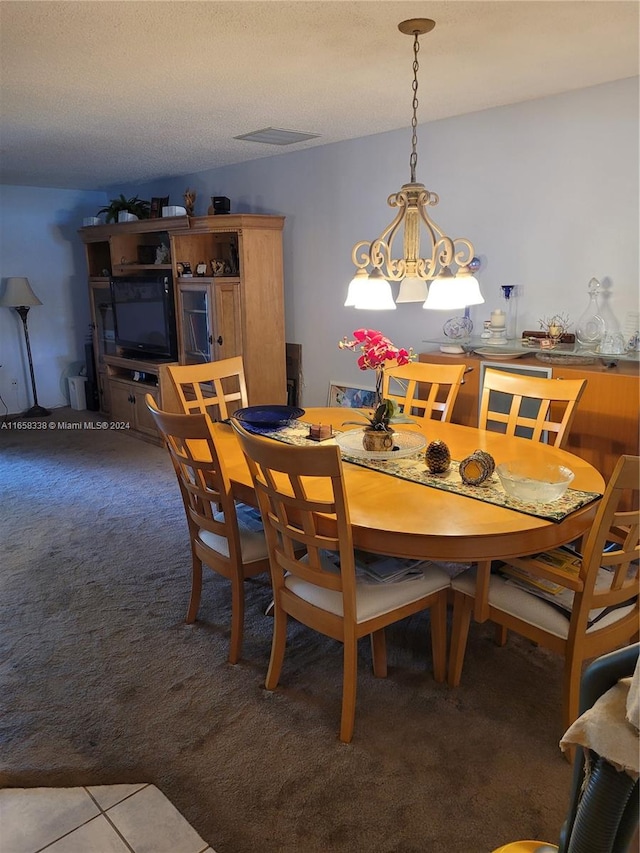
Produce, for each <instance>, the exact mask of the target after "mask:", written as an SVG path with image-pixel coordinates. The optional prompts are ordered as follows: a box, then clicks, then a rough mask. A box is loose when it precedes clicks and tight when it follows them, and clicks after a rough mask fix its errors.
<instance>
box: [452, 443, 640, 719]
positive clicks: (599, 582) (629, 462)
mask: <svg viewBox="0 0 640 853" xmlns="http://www.w3.org/2000/svg"><path fill="white" fill-rule="evenodd" d="M639 475H640V457H638V456H621V457H620V459H619V460H618V464H617V465H616V468H615V470H614V472H613V475H612V477H611V479H610V481H609V483H608V485H607V487H606V490H605V493H604V496H603V497H602V499H601V501H600V504H599V506H598V510H597V514H596V517H595V520H594V522H593V525H592V527H591V529H590V531H589V533H588V535H587V537H586V542H585V545H584V552H583V554H582V555H578V556H575V555H573V554H572V552H571V551H570V549H567V548H561V549H554V550H553V551H549V552H548V553H540V554H537V555H535V556H531V557H521V558H511V559H510V560H509V565H504V564H503V566H502V568H499V569H498V571H494V572H492V574H491V575H490V579H489V590H488V603H489V610H488V618H489V619H490V620H491V621H493V622H495V623H496V624H497V625H499V626H502V627H504V628H506V629H509V630H512V631H515V632H516V633H518V634H520V635H522V636H524V637H527V638H528V639H530V640H532V641H533V642H535V643H538V644H539V645H541V646H544V647H545V648H548V649H551V651H554V652H557V653H558V654H560V655H563V656H564V661H565V662H564V686H563V722H564V725H565V728H567V727H568V726H569V725H570V724H571V723H572V722H573V721H574V720H575V719H576V717H577V714H578V699H579V689H580V677H581V672H582V666H583V663H584V662H585V661H586V660H589V659H590V658H593V657H596V656H598V655H601V654H604V653H605V652H609V651H612V650H613V649H616V648H618V647H620V646H624V645H627V644H628V643H629V642H631V641H632V640H635V639H637V636H638V630H639V627H640V626H639V622H638V614H639V610H638V595H639V593H640V589H639V583H638V562H639V559H640V548H639V546H638V541H639V537H638V531H639V529H640V513H639V510H638V491H637V490H638V487H639ZM623 499H633V503H632V504H626V503H624V504H622V505H624V506H627V505H632V506H633V507H634V509H633V510H628V511H627V510H621V509H620V506H621V501H623ZM451 586H452V589H453V626H452V632H451V648H450V657H449V673H448V681H449V684H450V686H452V687H455V686H457V685H458V684H459V683H460V678H461V674H462V666H463V662H464V656H465V649H466V644H467V637H468V634H469V626H470V620H471V613H472V610H473V606H474V595H475V588H476V572H475V569H470V570H469V571H466V572H463V573H462V574H460V575H457V576H456V577H455V578H453V580H452V582H451Z"/></svg>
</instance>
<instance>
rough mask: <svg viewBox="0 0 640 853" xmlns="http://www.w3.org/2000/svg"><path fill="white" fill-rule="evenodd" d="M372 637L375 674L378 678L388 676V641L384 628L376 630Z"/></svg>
mask: <svg viewBox="0 0 640 853" xmlns="http://www.w3.org/2000/svg"><path fill="white" fill-rule="evenodd" d="M369 636H370V637H371V657H372V658H373V674H374V675H375V676H376V678H386V677H387V642H386V640H385V635H384V628H380V630H379V631H374V632H373V634H370V635H369Z"/></svg>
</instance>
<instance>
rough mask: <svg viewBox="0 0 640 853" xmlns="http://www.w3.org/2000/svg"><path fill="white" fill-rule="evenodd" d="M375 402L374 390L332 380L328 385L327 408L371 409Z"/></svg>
mask: <svg viewBox="0 0 640 853" xmlns="http://www.w3.org/2000/svg"><path fill="white" fill-rule="evenodd" d="M375 401H376V392H375V388H358V387H356V386H354V385H349V384H347V383H345V382H338V381H336V380H333V379H332V380H331V382H330V383H329V397H328V400H327V405H328V406H341V407H342V408H344V409H372V408H373V407H374V406H375Z"/></svg>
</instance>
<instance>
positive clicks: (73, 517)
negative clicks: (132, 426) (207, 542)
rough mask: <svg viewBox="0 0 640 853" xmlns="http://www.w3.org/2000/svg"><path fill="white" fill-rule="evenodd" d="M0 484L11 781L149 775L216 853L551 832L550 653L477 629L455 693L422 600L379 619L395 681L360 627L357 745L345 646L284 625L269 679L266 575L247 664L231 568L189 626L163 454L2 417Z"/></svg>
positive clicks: (358, 849)
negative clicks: (269, 684) (235, 631)
mask: <svg viewBox="0 0 640 853" xmlns="http://www.w3.org/2000/svg"><path fill="white" fill-rule="evenodd" d="M76 415H77V413H76ZM67 417H68V412H66V411H65V412H61V411H60V410H59V411H57V412H55V413H54V415H53V420H55V421H58V420H63V421H64V420H65V419H66V418H67ZM79 417H81V418H82V417H83V416H82V415H80V416H79ZM87 417H89V416H88V415H87ZM0 484H1V490H2V513H1V516H0V543H1V547H2V552H3V557H2V565H1V568H0V615H1V621H0V705H1V706H2V717H1V722H0V784H1V785H3V786H13V787H20V786H36V785H40V786H52V785H61V786H76V785H105V784H113V783H126V782H140V781H145V782H149V783H151V784H154V785H156V786H157V787H158V788H160V789H161V790H162V791H163V792H164V793H165V794H166V795H167V796H168V797H169V799H170V800H171V801H172V802H173V803H174V804H175V805H176V807H177V808H178V809H179V810H180V811H181V812H182V814H184V815H185V817H186V818H187V820H188V821H189V822H190V823H191V824H192V825H193V826H194V828H195V829H196V830H197V832H198V833H199V834H200V835H201V836H202V837H203V838H204V839H206V840H207V841H208V842H209V843H210V844H211V845H212V846H213V847H215V849H216V850H217V851H218V853H255V851H261V853H276V851H277V853H298V851H301V853H302V851H304V853H326V851H336V853H343V851H344V853H347V851H349V853H354V851H355V853H391V851H401V852H402V853H414V851H415V853H418V851H422V853H424V851H429V853H445V851H446V853H485V851H491V850H493V849H494V848H495V847H497V846H499V845H500V844H503V843H505V842H507V841H510V840H514V839H516V838H539V839H545V840H549V841H557V838H558V832H559V829H560V826H561V824H562V821H563V819H564V815H565V810H566V806H567V797H568V793H569V786H570V778H571V768H570V767H569V765H568V764H567V763H566V762H565V761H564V759H563V758H562V756H561V753H560V750H559V748H558V740H559V738H560V736H561V735H562V728H561V718H560V684H561V661H560V659H558V658H557V657H555V656H553V655H551V654H549V653H547V652H545V651H544V650H541V649H538V648H535V647H534V646H533V645H531V644H529V643H528V642H526V641H523V640H521V639H519V638H517V637H514V636H512V637H511V638H510V640H509V643H508V644H507V646H505V647H504V648H499V647H497V646H496V645H495V644H494V643H493V634H492V631H491V629H490V628H489V626H473V628H472V633H471V637H470V643H469V650H468V653H467V660H466V664H465V669H464V673H463V680H462V684H461V686H460V687H459V688H457V689H455V690H451V689H449V688H448V687H447V686H446V685H437V684H435V683H434V681H433V679H432V677H431V673H430V666H431V663H430V643H429V631H428V616H426V615H420V616H417V617H412V618H410V619H408V620H406V621H405V622H403V623H401V624H400V625H398V626H397V627H396V628H394V629H392V630H389V631H388V648H389V675H388V677H387V678H386V679H375V678H374V677H373V675H372V673H371V668H370V664H371V660H370V655H369V648H368V644H367V643H366V642H364V641H363V642H362V646H361V659H360V674H359V686H358V705H357V713H356V728H355V735H354V740H353V743H352V744H351V745H349V746H345V745H343V744H341V743H340V742H339V741H338V739H337V732H338V723H339V714H340V693H341V648H340V646H339V644H337V643H334V642H333V641H330V640H326V639H323V638H319V637H318V636H317V635H315V634H312V633H310V632H308V631H307V630H306V629H304V628H303V627H302V626H299V625H295V624H294V625H291V627H290V632H289V638H290V639H289V650H288V653H287V656H286V658H285V666H284V669H283V676H282V685H281V687H280V688H279V689H278V690H277V691H276V692H274V693H269V692H267V691H265V690H264V687H263V683H264V676H265V672H266V667H267V663H268V658H269V646H270V635H271V626H272V622H271V619H270V618H269V617H266V616H264V615H263V613H264V609H265V607H266V605H267V603H268V602H269V600H270V592H269V586H268V583H267V580H266V579H265V580H257V581H253V582H251V583H249V584H248V589H247V620H246V628H245V650H244V659H243V661H242V662H241V663H240V664H239V665H237V666H230V665H229V664H228V663H227V662H226V656H227V648H228V626H229V594H228V588H227V586H226V584H225V583H224V582H223V581H222V580H221V579H217V578H216V577H214V576H213V574H212V573H208V574H207V576H206V580H205V586H204V592H203V603H202V607H201V613H200V620H199V621H198V622H197V623H196V624H195V625H193V626H186V625H185V624H184V622H183V618H184V614H185V610H186V604H187V597H188V591H189V568H190V560H189V549H188V541H187V536H186V523H185V520H184V516H183V510H182V505H181V502H180V498H179V493H178V488H177V485H176V482H175V478H174V475H173V471H172V470H171V468H170V464H169V459H168V456H167V455H166V452H165V451H164V450H162V449H161V448H159V447H155V446H153V445H149V444H146V443H144V442H141V441H138V440H136V439H133V438H131V437H130V436H129V435H127V434H124V433H117V432H111V431H103V430H88V429H83V430H77V431H76V430H64V429H58V428H56V429H51V430H26V429H21V430H6V429H5V430H0ZM91 853H99V851H91Z"/></svg>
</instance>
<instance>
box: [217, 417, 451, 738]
mask: <svg viewBox="0 0 640 853" xmlns="http://www.w3.org/2000/svg"><path fill="white" fill-rule="evenodd" d="M231 423H232V425H233V428H234V429H235V431H236V433H237V435H238V438H239V440H240V444H241V446H242V449H243V451H244V454H245V457H246V459H247V464H248V465H249V470H250V471H251V477H252V480H253V484H254V488H255V491H256V495H257V498H258V503H259V505H260V512H261V514H262V521H263V524H264V528H265V534H266V537H267V544H268V548H269V559H270V562H271V582H272V585H273V596H274V617H275V618H274V632H273V641H272V646H271V659H270V662H269V669H268V672H267V678H266V683H265V686H266V688H267V690H274V689H275V688H276V686H277V684H278V681H279V679H280V672H281V669H282V663H283V660H284V653H285V645H286V633H287V617H288V616H291V617H292V618H293V619H295V620H297V621H298V622H301V623H302V624H304V625H307V626H308V627H310V628H313V629H314V630H316V631H318V632H320V633H321V634H324V635H326V636H328V637H332V638H333V639H335V640H338V641H340V642H341V643H342V645H343V685H342V716H341V722H340V740H341V741H342V742H343V743H349V742H350V741H351V738H352V736H353V727H354V720H355V707H356V681H357V661H358V652H357V643H358V640H359V639H360V638H361V637H364V636H366V635H369V636H370V638H371V649H372V656H373V672H374V674H375V675H376V676H378V677H384V676H386V674H387V656H386V645H385V637H384V629H385V626H387V625H390V624H392V623H394V622H397V621H398V620H400V619H403V618H404V617H405V616H409V615H410V614H412V613H417V612H418V611H420V610H425V609H427V608H430V609H431V646H432V655H433V674H434V678H435V680H436V681H442V680H443V679H444V677H445V668H446V604H447V594H448V591H449V586H450V580H449V576H448V575H447V574H446V573H445V572H444V571H442V570H441V569H439V568H437V567H435V566H434V567H429V570H428V571H427V572H425V573H424V574H423V575H420V576H418V577H414V578H412V579H410V580H404V581H398V582H396V583H387V584H384V583H380V584H376V583H365V582H363V581H362V580H360V579H358V578H357V577H356V563H355V556H354V550H353V537H352V531H351V523H350V518H349V506H348V503H347V496H346V492H345V485H344V480H343V471H342V460H341V457H340V449H339V448H338V447H336V446H335V445H324V446H313V447H300V446H293V445H287V444H284V443H281V442H277V441H273V440H271V439H268V438H263V437H260V436H257V435H253V434H251V433H249V432H247V431H246V430H245V429H244V428H243V427H242V426H241V425H240V423H239V422H238V421H237V420H235V419H233V418H232V419H231ZM299 543H302V544H304V545H305V546H306V549H307V553H306V555H305V556H302V557H300V556H296V553H295V549H296V546H297V545H298V544H299Z"/></svg>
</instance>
